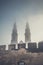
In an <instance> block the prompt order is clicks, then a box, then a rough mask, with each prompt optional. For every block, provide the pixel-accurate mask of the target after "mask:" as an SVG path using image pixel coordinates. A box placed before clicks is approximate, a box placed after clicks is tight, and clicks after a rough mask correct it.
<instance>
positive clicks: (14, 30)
mask: <svg viewBox="0 0 43 65" xmlns="http://www.w3.org/2000/svg"><path fill="white" fill-rule="evenodd" d="M17 41H18V34H17V27H16V22H15V23H14V27H13V31H12V39H11V44H14V43H17Z"/></svg>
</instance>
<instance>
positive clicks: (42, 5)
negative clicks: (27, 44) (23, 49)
mask: <svg viewBox="0 0 43 65" xmlns="http://www.w3.org/2000/svg"><path fill="white" fill-rule="evenodd" d="M27 21H28V23H29V26H30V31H31V40H32V41H36V42H38V41H42V40H43V0H0V44H9V43H10V41H11V33H12V29H13V25H14V22H16V23H17V29H18V40H19V41H20V40H23V41H24V39H25V37H24V33H25V24H26V22H27Z"/></svg>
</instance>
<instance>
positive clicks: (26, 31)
mask: <svg viewBox="0 0 43 65" xmlns="http://www.w3.org/2000/svg"><path fill="white" fill-rule="evenodd" d="M29 41H31V34H30V28H29V24H28V22H26V28H25V42H29Z"/></svg>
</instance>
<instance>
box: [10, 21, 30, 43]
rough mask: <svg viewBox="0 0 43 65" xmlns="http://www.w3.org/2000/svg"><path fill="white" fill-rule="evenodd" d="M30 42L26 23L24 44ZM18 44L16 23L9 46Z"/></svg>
mask: <svg viewBox="0 0 43 65" xmlns="http://www.w3.org/2000/svg"><path fill="white" fill-rule="evenodd" d="M30 41H31V33H30V28H29V24H28V22H26V28H25V42H26V43H28V42H30ZM15 43H18V33H17V26H16V22H15V23H14V27H13V30H12V37H11V44H15Z"/></svg>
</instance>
